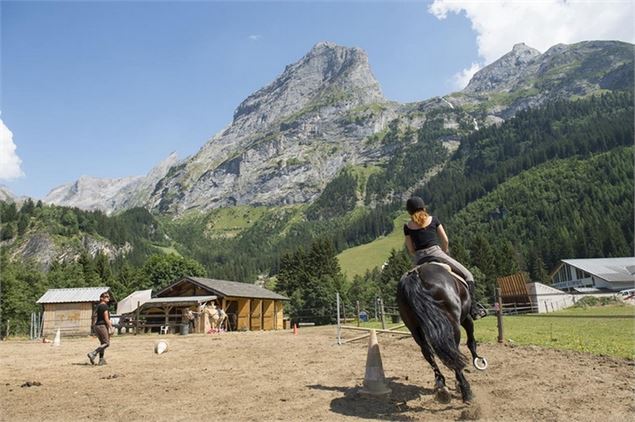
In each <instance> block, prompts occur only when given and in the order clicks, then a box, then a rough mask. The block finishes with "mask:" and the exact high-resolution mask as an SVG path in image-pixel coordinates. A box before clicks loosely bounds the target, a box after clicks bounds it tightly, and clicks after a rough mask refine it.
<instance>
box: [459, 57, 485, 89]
mask: <svg viewBox="0 0 635 422" xmlns="http://www.w3.org/2000/svg"><path fill="white" fill-rule="evenodd" d="M479 70H481V65H480V64H478V63H472V66H470V67H468V68H467V69H463V70H462V71H460V72H457V73H455V74H454V76H453V77H452V82H453V84H454V87H455V88H456V89H463V88H465V87H466V86H467V84H468V83H469V82H470V79H472V76H474V74H475V73H476V72H478V71H479Z"/></svg>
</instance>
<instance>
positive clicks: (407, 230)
mask: <svg viewBox="0 0 635 422" xmlns="http://www.w3.org/2000/svg"><path fill="white" fill-rule="evenodd" d="M406 209H407V210H408V213H409V214H410V221H409V222H408V223H407V224H404V226H403V231H404V236H405V237H406V247H407V248H408V252H409V253H410V255H411V256H412V258H413V261H414V263H415V265H419V264H422V263H424V262H429V261H431V260H434V261H438V262H442V263H444V264H447V265H449V266H450V267H451V268H452V271H453V272H455V273H457V274H458V275H459V276H461V277H463V279H465V281H466V282H467V285H468V290H469V293H470V297H471V299H472V301H471V303H472V304H471V308H470V315H471V316H472V319H479V318H482V317H484V316H486V315H487V311H485V308H483V306H481V305H479V304H477V303H476V300H475V298H474V287H475V286H474V276H473V275H472V273H471V272H470V271H469V270H468V269H467V268H465V267H464V266H463V265H461V263H459V262H458V261H457V260H455V259H454V258H452V257H450V256H449V255H448V244H449V241H448V236H447V234H446V233H445V230H444V228H443V225H442V224H441V222H440V221H439V219H438V218H437V217H435V216H433V215H430V214H428V210H427V209H426V205H425V202H423V199H421V198H419V197H418V196H413V197H412V198H410V199H408V201H407V202H406Z"/></svg>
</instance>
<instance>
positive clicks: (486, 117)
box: [46, 41, 634, 214]
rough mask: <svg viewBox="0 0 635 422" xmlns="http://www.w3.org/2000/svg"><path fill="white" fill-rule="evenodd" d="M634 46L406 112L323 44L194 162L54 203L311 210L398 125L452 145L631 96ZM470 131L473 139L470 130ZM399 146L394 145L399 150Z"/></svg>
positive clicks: (497, 72)
mask: <svg viewBox="0 0 635 422" xmlns="http://www.w3.org/2000/svg"><path fill="white" fill-rule="evenodd" d="M633 79H634V76H633V45H632V44H628V43H623V42H611V41H589V42H581V43H577V44H573V45H556V46H554V47H552V48H550V49H549V50H548V51H546V52H545V53H543V54H541V53H540V52H539V51H537V50H535V49H533V48H531V47H528V46H526V45H524V44H517V45H515V46H514V47H513V49H512V51H511V52H509V53H508V54H506V55H504V56H503V57H501V58H500V59H499V60H497V61H496V62H494V63H492V64H491V65H489V66H487V67H485V68H483V69H481V70H480V71H479V72H478V73H477V74H476V75H474V77H473V79H472V80H471V81H470V83H469V84H468V86H467V87H466V88H465V89H464V90H463V91H461V92H457V93H454V94H450V95H448V96H446V97H443V98H432V99H428V100H425V101H422V102H419V103H412V104H407V105H400V104H396V103H394V102H390V101H387V100H386V99H385V98H384V97H383V95H382V93H381V90H380V87H379V84H378V82H377V81H376V80H375V78H374V76H373V75H372V72H371V70H370V67H369V64H368V58H367V56H366V54H365V53H364V52H363V51H362V50H360V49H358V48H346V47H342V46H338V45H335V44H331V43H324V42H323V43H319V44H317V45H315V46H314V47H313V48H312V49H311V51H310V52H309V53H308V54H307V55H306V56H304V57H303V58H302V59H300V60H299V61H298V62H297V63H294V64H292V65H289V66H287V67H286V68H285V69H284V71H283V72H282V74H281V75H280V76H279V77H278V78H276V80H275V81H273V82H272V83H271V84H269V85H268V86H266V87H264V88H262V89H261V90H259V91H257V92H255V93H254V94H252V95H250V96H249V97H247V98H246V99H245V100H244V101H243V102H242V103H241V104H240V105H239V106H238V108H237V109H236V111H235V113H234V117H233V121H232V122H231V124H230V125H229V126H228V127H227V128H225V129H224V130H223V131H221V132H220V133H218V134H216V135H215V136H214V137H213V138H211V139H210V140H209V141H208V142H207V143H206V144H205V145H204V146H203V147H202V148H201V149H200V151H199V152H198V153H197V154H195V155H194V156H192V157H190V158H188V159H187V160H185V161H182V162H177V160H176V157H173V158H170V159H168V160H167V161H166V162H164V163H163V164H161V165H159V166H158V167H157V169H156V171H154V170H153V171H152V172H151V173H150V174H149V175H148V176H146V177H145V178H126V179H118V180H114V181H112V180H111V181H103V180H101V181H100V180H97V179H92V178H82V179H80V180H79V181H78V182H76V183H74V184H71V185H67V186H63V187H60V188H58V189H56V190H54V191H53V192H51V194H49V196H47V198H46V200H47V201H48V202H53V203H57V204H62V205H72V206H78V207H80V208H89V209H92V208H100V209H102V210H106V211H108V212H112V211H116V210H120V209H125V208H129V207H132V206H145V207H147V208H149V209H152V210H154V211H158V212H165V213H175V214H178V213H182V212H184V211H186V210H189V209H198V210H206V209H210V208H217V207H223V206H232V205H236V204H251V205H281V204H293V203H306V202H311V201H312V200H313V199H315V198H316V197H317V196H318V195H319V194H320V193H321V192H322V189H323V188H324V186H325V185H326V184H327V183H328V182H329V181H330V180H331V179H332V178H333V177H334V176H335V175H336V174H337V173H338V172H339V170H340V169H342V168H343V167H344V166H346V165H356V164H364V163H381V162H382V161H383V160H385V159H386V158H388V157H389V156H390V154H391V152H392V151H393V150H392V149H391V148H392V147H391V145H389V144H386V143H382V142H373V139H374V138H377V137H373V136H372V135H378V134H379V135H381V133H384V132H385V131H386V129H387V127H388V125H389V123H391V122H395V125H396V126H397V127H400V128H403V127H405V126H410V127H411V128H412V129H417V128H419V127H421V126H422V125H423V124H424V123H425V122H426V120H428V119H430V118H434V119H440V120H441V121H442V122H443V127H444V128H445V129H450V131H454V132H453V133H454V134H455V135H445V136H444V140H445V141H456V140H458V139H459V135H460V134H464V133H465V132H466V130H478V129H479V127H483V126H486V125H489V124H495V123H497V122H500V121H502V120H505V119H508V118H510V117H512V116H513V115H514V114H516V113H517V112H518V111H519V110H523V109H525V108H527V107H532V106H539V105H541V104H543V103H544V102H546V101H549V100H552V99H557V98H563V99H570V98H575V97H581V96H586V95H589V94H592V93H595V92H599V91H601V90H632V89H633ZM466 128H467V129H466ZM393 147H394V146H393Z"/></svg>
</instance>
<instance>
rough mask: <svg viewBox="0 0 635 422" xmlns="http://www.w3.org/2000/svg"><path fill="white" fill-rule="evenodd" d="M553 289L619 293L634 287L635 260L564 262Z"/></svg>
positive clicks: (553, 279)
mask: <svg viewBox="0 0 635 422" xmlns="http://www.w3.org/2000/svg"><path fill="white" fill-rule="evenodd" d="M551 283H552V284H551V286H552V287H555V288H556V289H560V290H564V291H569V292H571V291H577V292H581V293H582V292H584V293H590V292H594V291H596V292H602V291H605V292H619V291H620V290H624V289H633V288H635V257H626V258H589V259H563V260H562V261H560V264H559V265H558V266H557V267H556V269H555V270H554V271H553V272H552V273H551Z"/></svg>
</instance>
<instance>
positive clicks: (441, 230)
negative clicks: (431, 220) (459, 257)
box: [437, 224, 450, 253]
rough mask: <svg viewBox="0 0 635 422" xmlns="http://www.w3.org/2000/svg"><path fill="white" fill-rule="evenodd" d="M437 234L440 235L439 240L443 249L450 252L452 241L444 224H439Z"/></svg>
mask: <svg viewBox="0 0 635 422" xmlns="http://www.w3.org/2000/svg"><path fill="white" fill-rule="evenodd" d="M437 236H438V237H439V242H441V250H442V251H443V252H445V253H448V247H449V245H450V241H449V240H448V235H447V234H446V233H445V229H444V228H443V225H442V224H439V225H438V226H437Z"/></svg>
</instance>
